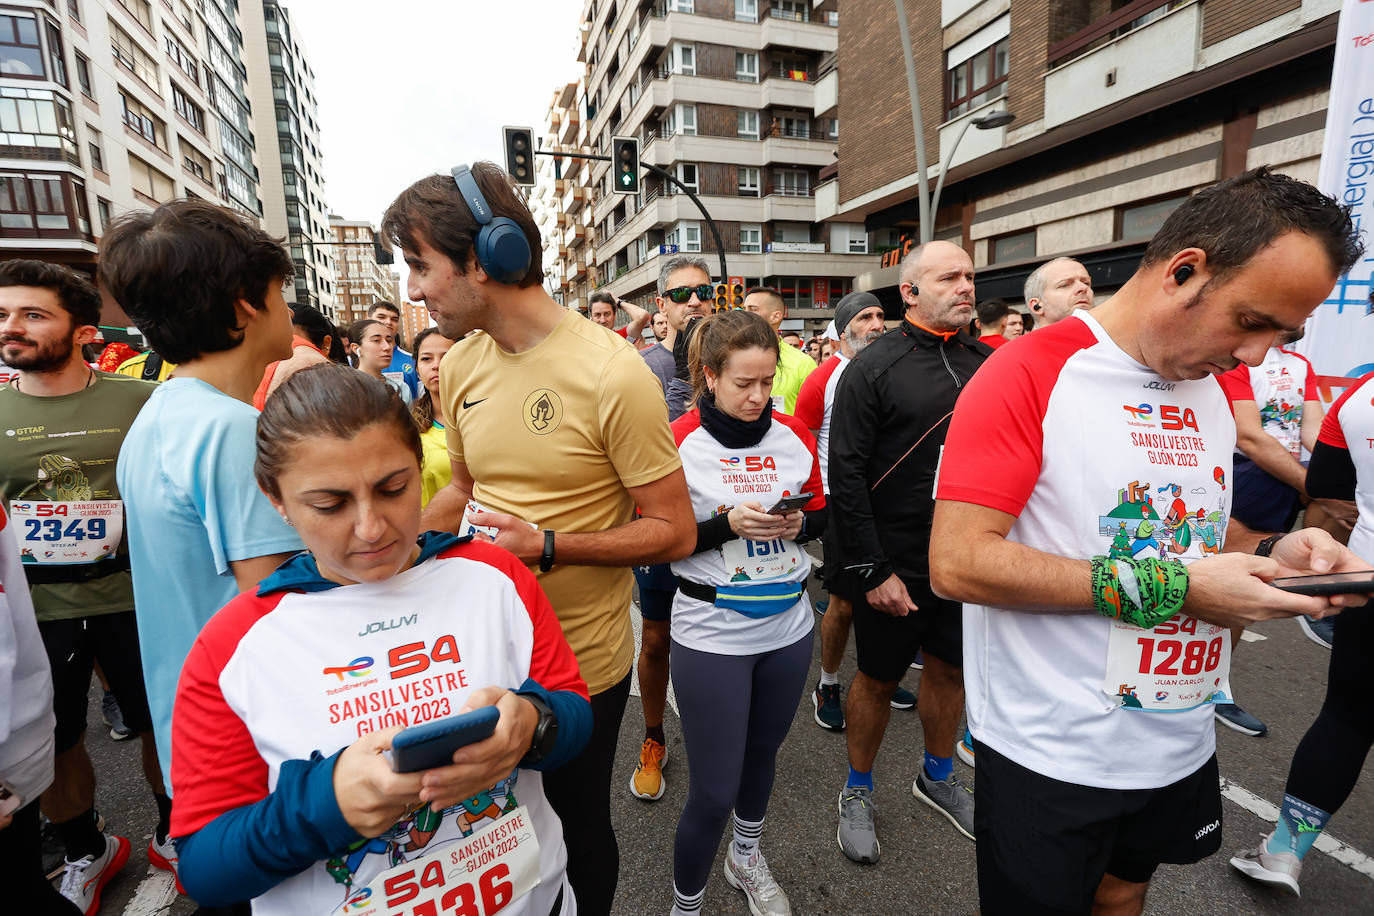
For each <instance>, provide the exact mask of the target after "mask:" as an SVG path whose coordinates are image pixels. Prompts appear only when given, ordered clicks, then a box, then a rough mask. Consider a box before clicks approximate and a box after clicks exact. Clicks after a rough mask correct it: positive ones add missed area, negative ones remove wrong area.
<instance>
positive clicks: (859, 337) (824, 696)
mask: <svg viewBox="0 0 1374 916" xmlns="http://www.w3.org/2000/svg"><path fill="white" fill-rule="evenodd" d="M883 314H884V313H883V304H882V303H881V302H879V301H878V297H877V296H875V295H873V294H872V293H862V292H854V293H850V294H849V295H848V296H845V297H844V298H843V299H841V300H840V301H839V303H838V304H837V305H836V306H835V320H834V322H833V325H834V328H835V333H836V334H838V335H839V336H840V352H838V353H836V354H835V355H834V356H832V357H830V358H829V359H827V360H826V361H825V362H823V363H821V365H820V366H819V367H818V368H817V369H816V371H815V372H813V373H811V374H810V375H808V376H807V377H806V381H804V382H802V387H801V392H800V393H799V394H798V395H797V410H796V414H795V415H796V418H797V419H798V420H801V421H802V422H803V423H805V424H806V427H807V429H810V430H811V432H812V433H813V434H814V435H815V437H816V454H817V456H818V457H819V458H820V464H821V480H822V481H823V482H824V485H825V495H826V496H827V497H829V496H830V476H829V468H830V414H831V411H832V410H833V409H834V406H835V387H836V386H837V385H838V384H839V382H840V376H841V375H843V374H844V370H845V367H846V366H848V365H849V361H850V360H852V359H853V358H854V357H855V356H856V355H857V354H858V353H859V351H860V350H862V349H863V348H864V347H866V346H868V345H869V344H871V343H872V342H873V341H875V340H877V339H878V338H879V337H882V336H883V332H884V331H885V330H886V326H885V325H884V324H883ZM824 540H825V539H824V537H822V543H824ZM831 556H832V558H833V556H834V553H833V551H832V552H831ZM832 562H833V559H832ZM853 612H854V606H853V605H852V604H850V602H849V599H848V598H845V597H842V596H840V595H836V594H833V593H832V594H831V596H830V603H829V605H828V606H827V607H826V611H825V620H824V621H822V623H821V680H820V683H819V684H817V685H816V689H815V690H814V691H812V693H811V704H812V706H814V707H815V712H814V714H813V715H814V717H815V720H816V724H817V725H819V726H820V727H821V728H826V729H830V730H832V731H839V730H840V729H842V728H844V704H843V703H842V702H840V681H839V672H840V659H841V658H843V657H844V650H845V646H846V645H847V644H848V643H849V625H850V621H851V619H852V615H853Z"/></svg>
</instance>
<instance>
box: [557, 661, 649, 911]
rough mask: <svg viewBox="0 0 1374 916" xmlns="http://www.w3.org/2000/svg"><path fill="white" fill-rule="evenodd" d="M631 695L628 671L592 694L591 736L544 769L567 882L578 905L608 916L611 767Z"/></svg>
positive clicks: (616, 866) (614, 867) (614, 877)
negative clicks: (563, 852) (558, 827)
mask: <svg viewBox="0 0 1374 916" xmlns="http://www.w3.org/2000/svg"><path fill="white" fill-rule="evenodd" d="M629 698H630V676H629V675H628V674H627V675H625V679H624V680H622V681H621V682H620V683H618V684H616V685H615V686H614V687H612V688H610V689H609V690H603V691H602V692H601V693H595V694H592V736H591V738H589V739H588V740H587V746H586V747H585V748H583V749H582V753H581V754H578V755H577V756H576V757H574V758H573V759H572V760H570V761H568V762H567V763H565V764H563V766H561V767H559V768H558V769H556V770H553V771H552V772H549V773H545V774H544V797H545V798H547V799H548V800H549V804H550V805H552V806H553V810H554V811H555V812H557V813H558V819H559V820H561V821H562V822H563V842H564V844H565V845H566V846H567V847H568V883H570V884H571V885H572V887H573V892H574V893H575V894H576V895H577V910H578V912H579V913H587V914H589V916H606V914H608V913H610V912H611V901H612V900H614V899H615V886H616V883H617V881H619V879H620V847H619V846H617V845H616V841H615V831H614V830H613V829H612V828H611V767H612V766H613V765H614V764H615V750H616V742H618V741H619V740H620V720H621V718H622V717H623V716H624V715H625V702H626V701H627V700H628V699H629Z"/></svg>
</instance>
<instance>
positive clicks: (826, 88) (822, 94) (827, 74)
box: [811, 56, 840, 118]
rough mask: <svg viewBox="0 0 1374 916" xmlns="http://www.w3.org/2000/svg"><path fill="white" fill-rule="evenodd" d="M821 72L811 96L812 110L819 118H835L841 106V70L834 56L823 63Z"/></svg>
mask: <svg viewBox="0 0 1374 916" xmlns="http://www.w3.org/2000/svg"><path fill="white" fill-rule="evenodd" d="M819 72H820V76H819V77H817V79H816V89H815V91H814V92H813V93H812V96H811V106H812V108H811V110H812V111H814V112H815V114H816V117H818V118H833V117H835V113H836V112H837V111H838V110H839V107H840V71H839V68H837V67H836V66H835V59H834V57H833V56H832V57H831V58H830V59H829V60H828V61H824V62H822V63H821V67H820V71H819Z"/></svg>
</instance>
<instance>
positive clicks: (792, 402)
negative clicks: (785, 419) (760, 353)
mask: <svg viewBox="0 0 1374 916" xmlns="http://www.w3.org/2000/svg"><path fill="white" fill-rule="evenodd" d="M778 350H779V353H778V370H777V372H776V373H775V374H774V375H773V397H775V398H776V397H781V398H782V399H783V404H782V412H783V413H785V414H788V415H791V414H793V413H795V412H796V410H797V395H798V394H800V393H801V386H802V382H804V381H806V377H807V376H808V375H810V374H811V373H812V372H814V371H815V369H816V361H815V360H814V359H812V358H811V357H809V356H807V355H806V354H805V353H803V352H802V351H801V350H798V349H797V348H796V347H794V346H792V345H791V344H789V343H787V342H786V341H783V340H779V341H778Z"/></svg>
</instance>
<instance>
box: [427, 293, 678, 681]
mask: <svg viewBox="0 0 1374 916" xmlns="http://www.w3.org/2000/svg"><path fill="white" fill-rule="evenodd" d="M439 372H440V386H439V387H440V391H441V392H442V396H443V398H444V408H445V414H446V415H447V416H448V418H449V425H448V450H449V454H450V456H451V457H452V458H453V460H454V461H458V462H462V463H464V464H466V465H467V469H468V473H469V474H471V475H472V480H473V488H472V491H473V492H472V497H473V499H474V500H476V501H477V502H478V503H479V504H481V505H482V506H483V507H484V508H486V509H490V510H492V511H495V512H508V513H510V514H511V515H515V516H518V517H519V518H522V519H524V520H525V521H527V522H530V523H532V524H534V525H536V526H538V527H540V528H551V529H553V530H554V531H558V532H584V531H604V530H606V529H608V528H615V527H617V526H619V525H624V524H628V523H629V522H630V521H631V520H632V519H633V518H634V511H635V505H634V500H632V499H631V498H630V494H629V492H628V488H630V487H639V486H643V485H645V484H649V483H653V482H654V481H656V480H661V479H663V478H664V477H666V476H668V475H669V474H671V473H673V472H674V471H676V470H677V469H678V468H680V467H682V461H681V459H679V458H678V453H677V448H676V447H675V446H674V444H673V436H672V432H671V430H669V428H668V414H667V411H665V410H664V407H663V391H662V388H661V387H660V385H659V383H658V379H657V378H656V377H655V376H654V374H653V372H652V371H651V370H650V369H649V367H648V365H647V364H646V363H645V362H644V359H643V358H642V357H641V356H640V355H639V353H638V352H637V351H636V350H635V348H634V347H633V346H631V345H630V344H629V343H627V342H626V341H625V339H624V338H622V337H619V336H618V335H616V334H615V333H613V332H611V331H608V330H606V329H605V328H603V327H601V326H599V325H597V324H594V323H592V322H591V321H588V320H587V319H586V318H583V317H582V316H581V315H579V314H577V313H576V312H571V311H570V312H568V314H567V315H566V316H564V318H563V320H562V321H561V322H560V323H559V324H558V326H557V327H556V328H554V330H553V332H552V333H551V334H549V336H548V337H546V338H545V339H544V340H543V341H541V342H540V343H539V344H538V345H537V346H535V347H533V348H532V349H530V350H527V351H525V352H523V353H508V352H506V351H504V350H502V349H501V348H500V347H498V346H497V345H496V343H495V342H494V341H493V340H492V339H491V338H490V337H489V336H487V335H486V334H475V335H473V336H472V337H469V338H467V339H466V340H461V341H459V342H458V343H456V344H454V345H453V347H452V348H450V350H449V351H448V353H447V354H446V355H445V356H444V360H443V362H442V363H441V364H440V370H439ZM538 576H539V584H540V585H541V586H543V588H544V591H545V592H546V593H547V594H548V596H549V600H550V602H552V604H553V607H554V610H555V611H556V612H557V613H558V619H559V622H560V623H562V625H563V632H564V634H565V635H566V636H567V638H568V643H569V644H570V645H571V646H572V649H573V652H574V653H575V654H576V655H577V661H578V665H579V666H580V668H581V670H582V677H583V678H585V679H586V681H587V687H588V688H589V689H590V690H591V692H592V693H600V692H602V691H605V690H608V689H610V688H611V687H613V686H615V684H616V683H618V682H619V681H620V680H621V679H622V678H624V677H625V675H626V674H628V673H629V671H630V664H631V661H632V658H633V655H634V635H633V631H632V630H631V628H630V613H629V611H630V596H631V590H632V584H633V577H632V576H631V573H630V570H629V569H628V568H623V567H622V568H616V567H602V566H561V565H556V566H554V568H553V569H552V570H550V571H549V572H547V573H538Z"/></svg>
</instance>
